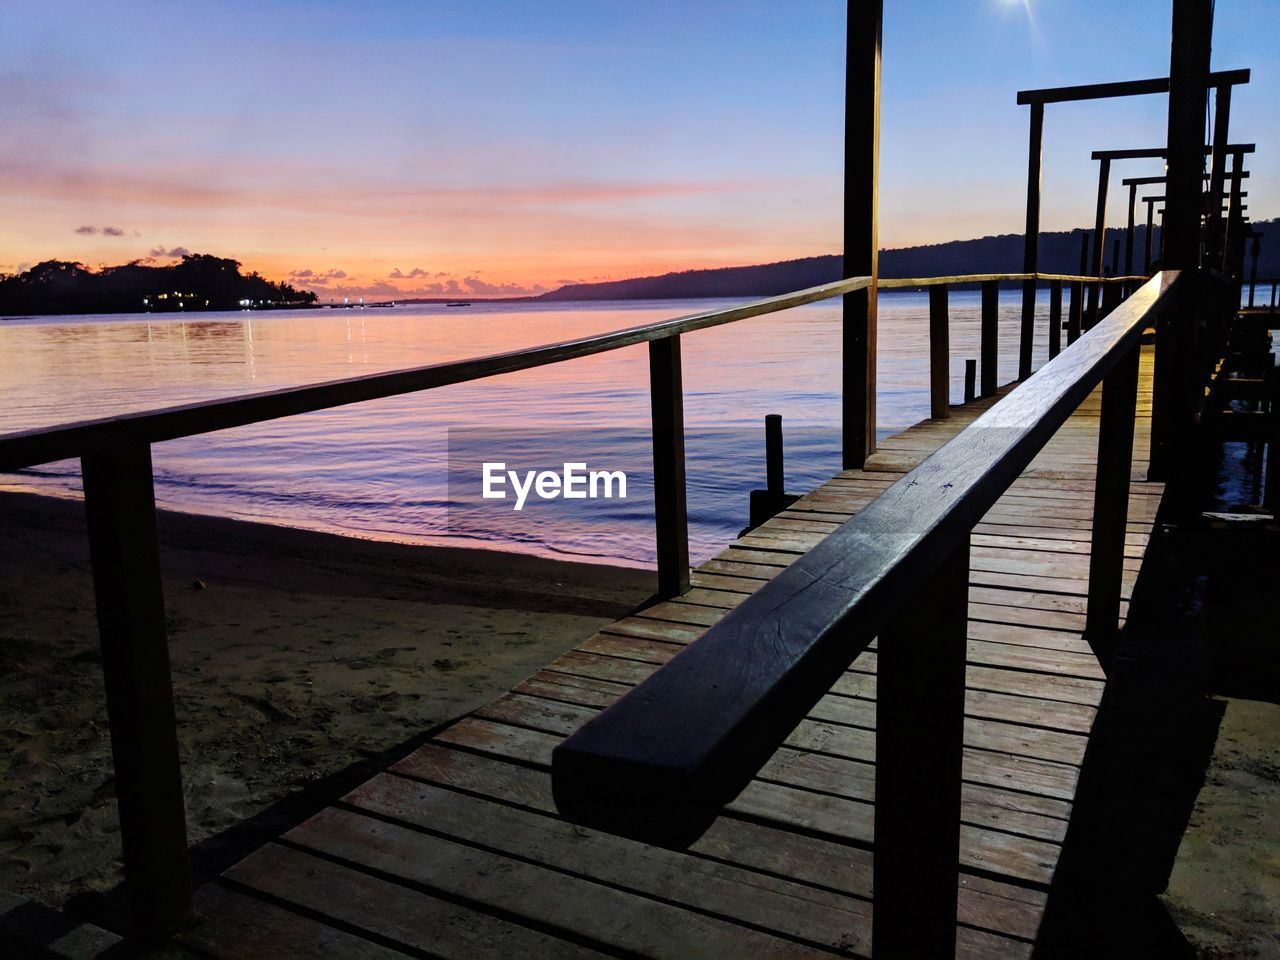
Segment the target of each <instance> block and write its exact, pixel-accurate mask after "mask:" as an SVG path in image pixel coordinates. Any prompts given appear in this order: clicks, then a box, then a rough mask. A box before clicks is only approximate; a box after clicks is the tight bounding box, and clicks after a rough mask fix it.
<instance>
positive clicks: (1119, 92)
mask: <svg viewBox="0 0 1280 960" xmlns="http://www.w3.org/2000/svg"><path fill="white" fill-rule="evenodd" d="M1248 82H1249V71H1248V70H1223V71H1220V72H1218V73H1213V74H1210V76H1209V83H1210V85H1212V86H1215V87H1217V86H1223V85H1228V84H1237V83H1248ZM1168 92H1169V78H1168V77H1152V78H1151V79H1149V80H1121V81H1119V82H1116V83H1089V84H1081V85H1079V86H1073V87H1049V88H1047V89H1043V90H1019V91H1018V103H1019V104H1028V103H1065V102H1067V101H1069V100H1107V99H1110V98H1112V97H1135V96H1142V95H1145V94H1153V93H1168Z"/></svg>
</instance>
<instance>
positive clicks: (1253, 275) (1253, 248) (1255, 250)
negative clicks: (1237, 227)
mask: <svg viewBox="0 0 1280 960" xmlns="http://www.w3.org/2000/svg"><path fill="white" fill-rule="evenodd" d="M1261 247H1262V237H1260V236H1259V235H1258V234H1256V233H1255V234H1254V235H1253V243H1251V244H1250V245H1249V256H1250V260H1251V266H1250V267H1249V308H1250V309H1252V308H1253V294H1254V291H1255V290H1256V289H1257V287H1258V254H1259V253H1261Z"/></svg>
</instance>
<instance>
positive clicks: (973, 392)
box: [964, 360, 978, 403]
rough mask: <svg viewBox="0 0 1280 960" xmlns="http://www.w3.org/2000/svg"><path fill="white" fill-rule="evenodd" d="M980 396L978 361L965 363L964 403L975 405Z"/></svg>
mask: <svg viewBox="0 0 1280 960" xmlns="http://www.w3.org/2000/svg"><path fill="white" fill-rule="evenodd" d="M977 396H978V361H977V360H966V361H965V362H964V402H965V403H973V401H974V400H975V399H977Z"/></svg>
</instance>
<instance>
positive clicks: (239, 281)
mask: <svg viewBox="0 0 1280 960" xmlns="http://www.w3.org/2000/svg"><path fill="white" fill-rule="evenodd" d="M242 300H248V301H252V305H253V306H254V307H284V306H290V307H299V306H308V305H309V304H312V303H315V300H316V295H315V294H314V293H310V292H308V291H304V290H298V289H295V288H294V287H292V286H290V285H289V284H287V283H272V282H271V281H270V280H267V279H265V278H263V277H260V276H259V275H258V274H257V273H256V272H255V273H251V274H249V275H248V276H245V275H243V274H241V273H240V263H239V261H237V260H228V259H225V258H223V257H212V256H209V255H208V254H201V253H195V254H188V255H186V256H184V257H183V258H182V261H181V262H180V263H175V264H172V265H170V266H157V265H153V264H147V263H140V262H136V261H135V262H133V263H126V264H123V265H122V266H118V267H103V268H101V269H100V270H90V269H88V268H87V267H85V266H84V264H82V263H71V262H68V261H66V260H46V261H44V262H43V263H37V264H36V265H35V266H34V267H32V268H31V269H30V270H27V271H26V272H24V273H19V274H15V275H13V276H7V277H6V276H0V314H7V315H14V314H49V313H59V314H61V313H135V312H142V311H144V310H150V311H154V312H164V311H177V310H184V311H189V310H235V309H238V308H239V307H240V306H241V301H242Z"/></svg>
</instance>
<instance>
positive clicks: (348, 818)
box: [182, 349, 1163, 958]
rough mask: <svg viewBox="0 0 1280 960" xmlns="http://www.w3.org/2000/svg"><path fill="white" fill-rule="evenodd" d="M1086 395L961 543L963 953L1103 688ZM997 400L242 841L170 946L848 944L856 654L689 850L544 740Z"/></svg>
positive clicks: (1139, 424)
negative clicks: (1092, 638)
mask: <svg viewBox="0 0 1280 960" xmlns="http://www.w3.org/2000/svg"><path fill="white" fill-rule="evenodd" d="M1151 358H1152V352H1151V351H1150V350H1149V349H1148V350H1146V351H1144V353H1143V356H1142V364H1141V375H1140V386H1139V397H1140V398H1141V399H1140V400H1139V405H1138V412H1137V420H1136V430H1135V439H1134V460H1133V471H1132V480H1133V484H1132V488H1131V495H1130V500H1129V512H1128V516H1129V520H1128V526H1127V535H1126V537H1125V547H1124V560H1123V566H1124V574H1123V578H1122V583H1123V587H1122V592H1123V595H1124V596H1125V597H1126V598H1127V596H1128V593H1129V590H1130V589H1131V587H1132V583H1133V580H1134V578H1135V576H1136V573H1137V569H1138V566H1139V564H1141V562H1142V558H1143V555H1144V552H1145V549H1146V544H1147V541H1148V538H1149V536H1150V533H1151V526H1152V521H1153V518H1154V516H1155V511H1156V508H1157V506H1158V504H1159V502H1160V497H1161V493H1162V490H1163V485H1162V484H1159V483H1149V482H1146V481H1145V476H1146V466H1147V465H1146V462H1145V456H1146V453H1145V451H1146V450H1147V449H1148V445H1149V442H1150V403H1149V398H1150V395H1151V371H1152V363H1151ZM1006 392H1007V391H1001V394H1000V395H1001V396H1003V395H1004V394H1005V393H1006ZM1099 393H1100V391H1095V392H1094V394H1093V395H1091V396H1090V398H1089V399H1088V400H1087V401H1086V402H1085V403H1084V404H1082V405H1081V406H1080V408H1079V409H1078V410H1077V411H1076V412H1075V414H1074V415H1073V416H1072V417H1071V418H1070V419H1069V420H1068V421H1067V423H1066V425H1065V426H1064V427H1063V428H1062V429H1061V430H1060V431H1059V432H1058V434H1057V436H1055V438H1054V439H1053V440H1052V441H1050V442H1049V444H1048V445H1047V446H1046V447H1045V448H1044V450H1043V451H1042V452H1041V454H1040V455H1039V456H1038V457H1036V459H1035V460H1034V462H1033V463H1032V464H1031V465H1030V466H1029V467H1028V468H1027V469H1026V470H1025V471H1023V473H1022V475H1021V477H1020V478H1019V479H1018V480H1017V481H1016V482H1015V483H1014V484H1013V485H1012V487H1011V488H1010V489H1009V491H1008V493H1006V494H1005V495H1004V496H1003V497H1001V498H1000V499H999V501H998V502H997V503H996V505H995V506H994V507H993V508H992V509H991V510H990V511H989V512H988V513H987V514H986V515H985V516H984V517H983V518H982V520H981V522H980V523H979V524H978V525H977V526H976V527H975V528H974V531H973V535H972V541H971V550H970V557H971V560H970V566H969V582H968V624H967V657H966V665H965V673H966V690H965V706H964V716H965V719H964V761H963V790H962V805H961V810H962V813H961V821H962V826H961V834H960V836H961V846H960V863H961V871H962V872H961V874H960V880H959V890H958V913H957V922H958V928H957V931H956V938H957V956H961V957H975V958H976V957H1027V956H1030V954H1031V950H1032V944H1033V941H1034V940H1035V937H1036V933H1037V930H1038V928H1039V924H1040V919H1041V914H1042V912H1043V910H1044V907H1045V902H1046V896H1047V890H1048V886H1049V883H1050V881H1051V880H1052V878H1053V875H1054V869H1055V866H1056V864H1057V860H1058V854H1059V848H1060V844H1061V843H1062V840H1063V837H1064V835H1065V832H1066V826H1067V822H1068V819H1069V817H1070V814H1071V804H1072V799H1073V797H1074V793H1075V786H1076V779H1077V776H1078V773H1079V768H1080V765H1081V763H1082V761H1083V758H1084V752H1085V748H1086V745H1087V742H1088V736H1089V732H1090V728H1091V725H1092V722H1093V717H1094V713H1095V709H1096V707H1097V705H1098V702H1099V700H1100V698H1101V696H1102V690H1103V681H1104V673H1103V670H1102V668H1101V667H1100V665H1099V663H1098V661H1097V659H1096V657H1095V656H1094V654H1093V653H1092V651H1091V649H1090V647H1089V645H1088V643H1087V642H1086V641H1085V639H1084V638H1083V633H1084V628H1085V617H1086V609H1087V593H1088V580H1089V569H1088V568H1089V552H1090V533H1091V525H1092V519H1093V494H1094V476H1095V473H1096V459H1097V451H1098V427H1099V412H1100V404H1099ZM996 399H997V397H989V398H986V399H983V400H978V401H975V402H974V403H971V404H967V405H965V406H963V407H957V408H953V409H952V410H951V411H950V413H951V415H950V417H949V418H948V419H945V420H929V421H925V422H923V423H921V424H918V425H917V426H915V427H913V428H911V429H909V430H907V431H905V432H903V433H901V434H898V435H897V436H895V437H893V438H891V439H889V440H888V441H885V442H883V443H882V444H881V445H880V449H879V451H878V452H877V453H876V454H875V455H874V456H872V457H871V458H869V459H868V461H867V463H866V465H865V468H864V469H861V470H846V471H844V472H842V473H840V474H838V475H836V476H835V477H833V478H832V479H831V480H829V481H828V482H827V483H825V484H823V485H822V486H820V487H818V488H817V489H816V490H814V491H813V492H811V493H809V494H808V495H807V496H805V497H803V498H802V499H801V500H800V501H799V502H798V503H796V504H795V505H794V506H793V507H791V508H790V509H788V510H786V511H784V512H783V513H781V514H779V515H778V516H777V517H776V518H774V519H773V520H770V521H769V522H767V523H765V524H764V525H763V526H761V527H759V528H757V529H756V530H754V531H752V532H751V533H749V534H747V535H745V536H743V537H741V538H740V539H739V540H737V541H735V542H734V543H733V544H731V545H730V546H728V547H727V548H726V549H724V550H723V551H722V552H721V553H719V554H718V555H717V556H716V557H715V558H714V559H712V560H709V561H707V562H706V563H704V564H702V565H701V566H700V567H698V568H697V569H696V570H695V571H693V573H692V587H691V589H690V590H689V591H688V592H687V593H686V594H684V595H683V596H681V597H679V598H678V599H674V600H670V601H665V602H661V603H659V604H657V605H655V606H652V607H649V608H648V609H645V610H643V611H641V612H640V613H638V614H636V615H634V616H630V617H627V618H625V619H623V620H620V621H618V622H617V623H615V624H613V625H611V626H609V627H607V628H605V629H604V630H602V631H601V632H600V633H598V634H597V635H595V636H593V637H591V638H590V639H589V640H586V641H585V642H584V643H582V644H581V645H579V646H578V647H577V648H576V649H574V650H573V651H571V652H569V653H567V654H565V655H564V656H562V657H560V658H559V659H558V660H556V661H555V662H553V663H551V664H550V665H548V666H547V668H546V669H544V670H542V671H540V672H539V673H537V674H535V675H534V676H533V677H530V678H529V679H528V680H526V681H525V682H524V683H522V684H520V685H519V686H518V687H516V688H515V689H514V690H512V691H511V692H510V693H509V694H507V695H506V696H504V697H501V698H500V699H498V700H496V701H494V702H493V703H491V704H489V705H488V706H485V707H483V708H481V709H479V710H477V711H475V712H474V713H472V714H471V715H469V716H467V717H464V718H463V719H461V720H458V721H457V722H455V723H454V724H452V725H451V726H449V727H448V728H447V729H444V730H442V731H441V732H439V733H438V734H437V735H436V736H435V737H434V738H433V739H432V741H431V742H430V743H428V744H426V745H425V746H422V747H421V748H420V749H418V750H417V751H416V752H414V753H413V754H412V755H411V756H409V757H408V758H406V759H404V760H403V761H401V762H399V763H397V764H395V765H394V766H393V767H391V768H390V769H389V770H387V771H385V772H384V773H381V774H379V775H378V776H376V777H374V778H373V779H372V780H370V781H369V782H368V783H366V784H364V785H363V786H361V787H360V788H358V789H356V790H354V791H353V792H351V793H350V794H348V795H347V796H345V797H343V798H342V799H341V800H339V801H337V802H335V803H334V804H333V805H332V806H330V807H329V808H327V809H325V810H324V811H322V812H321V813H319V814H318V815H316V816H314V817H312V818H311V819H310V820H308V821H306V822H305V823H303V824H302V825H300V826H298V827H296V828H295V829H293V830H291V831H289V832H288V833H286V834H284V836H283V837H281V838H280V840H279V842H277V843H272V844H269V845H267V846H266V847H263V848H262V849H260V850H258V851H256V852H254V853H253V854H251V855H250V856H249V857H247V858H246V859H245V860H243V861H242V862H241V863H239V864H237V865H236V866H234V867H233V868H231V869H230V870H228V871H227V872H226V874H225V875H224V876H223V878H222V879H221V880H220V881H219V882H217V883H215V884H212V885H210V886H208V887H206V888H204V889H203V890H201V891H199V892H198V893H197V897H196V910H197V916H198V922H197V925H196V926H195V927H194V928H193V929H192V930H190V931H189V932H188V933H187V934H185V935H184V936H183V938H182V942H183V943H186V944H188V945H190V946H192V947H195V948H197V949H198V950H200V951H201V952H204V953H207V954H209V955H212V956H214V957H219V958H238V957H249V956H262V955H265V954H268V953H270V954H274V953H277V952H279V951H281V950H283V951H284V952H285V955H290V956H292V955H299V956H311V955H315V954H319V953H323V952H325V951H330V952H333V953H334V955H341V956H349V957H365V956H377V957H384V956H399V955H401V954H400V953H399V952H398V951H401V950H402V951H404V952H405V953H407V954H409V955H416V952H417V951H427V952H429V953H430V954H431V955H432V956H440V957H458V958H467V957H476V956H497V955H499V954H503V955H516V956H530V957H536V956H546V957H568V956H598V955H608V956H649V957H672V958H684V957H692V956H698V957H722V956H723V957H734V956H751V957H784V956H785V957H792V956H816V955H828V954H839V955H856V956H867V955H869V953H870V945H871V916H872V903H871V897H872V852H871V845H872V841H873V832H874V826H873V824H874V817H875V812H876V811H875V806H874V783H875V734H874V731H875V727H876V667H877V662H876V661H877V650H876V649H875V645H872V647H871V648H870V649H868V650H866V651H865V652H863V653H862V654H860V655H859V656H858V657H857V658H856V659H855V660H854V661H853V663H852V665H851V666H850V667H849V669H848V670H846V671H845V672H844V673H843V674H842V675H841V677H840V679H839V680H838V682H837V683H836V684H835V685H834V686H833V687H832V688H831V690H830V693H828V694H827V695H825V696H823V697H822V698H821V699H820V700H819V702H818V704H817V705H816V706H815V707H814V708H813V709H812V710H811V711H810V712H809V714H808V716H807V717H806V718H805V719H804V720H803V721H802V722H801V723H800V724H799V726H797V727H796V729H795V730H794V732H793V733H792V734H791V735H790V736H789V737H788V738H787V740H786V742H785V744H784V745H783V746H782V747H781V748H780V749H778V750H777V752H776V753H774V754H773V756H772V757H771V758H770V759H769V760H768V762H767V763H766V764H765V765H764V767H763V768H762V769H761V770H760V772H759V773H758V775H757V776H756V777H755V778H754V779H753V780H752V781H751V783H750V784H749V785H748V786H747V788H746V789H745V790H743V791H742V792H741V794H739V795H738V796H737V798H736V799H734V800H733V801H732V802H731V803H730V804H729V805H728V806H727V807H726V808H725V810H724V813H723V815H721V816H720V817H719V818H718V819H717V820H716V821H715V822H714V823H713V824H712V825H711V827H710V828H709V829H708V830H707V831H706V833H705V834H703V836H702V837H701V838H700V839H699V840H698V841H696V842H695V843H694V844H693V846H692V847H691V848H690V849H689V850H687V851H675V850H669V849H662V848H659V847H655V846H649V845H645V844H642V843H640V842H637V841H633V840H628V839H625V838H622V837H618V836H613V835H610V834H608V833H604V832H600V831H596V830H590V829H585V828H583V827H580V826H577V825H575V824H573V823H570V822H567V821H566V820H565V819H563V818H562V817H560V816H559V815H558V814H557V812H556V806H555V803H554V801H553V798H552V784H551V774H550V766H551V755H552V750H553V749H554V748H555V747H556V745H557V744H559V743H560V742H561V740H562V739H563V738H564V737H566V736H567V735H569V734H571V733H573V732H574V731H575V730H576V729H577V728H578V727H579V726H580V725H581V724H582V723H583V722H584V721H586V720H588V719H590V718H592V717H594V716H595V715H596V714H597V713H598V712H599V711H600V710H601V709H602V708H603V707H606V706H608V705H609V704H611V703H612V702H613V701H615V700H616V699H617V698H618V697H619V696H620V695H621V694H623V693H625V692H626V691H627V690H629V689H630V688H631V687H633V686H634V685H635V684H636V683H638V682H640V681H642V680H644V679H645V678H647V677H649V676H650V675H651V674H652V673H653V672H654V671H655V670H656V669H658V667H659V666H661V665H662V664H665V663H667V662H668V661H669V660H671V658H672V657H673V656H675V655H676V654H677V653H679V652H680V651H681V650H682V649H683V648H684V647H685V646H686V645H687V644H688V643H690V642H691V641H692V640H694V639H695V638H697V637H698V636H700V635H701V634H702V633H703V632H704V631H705V630H706V628H707V627H709V626H711V625H712V624H714V623H716V622H717V621H719V620H720V619H721V618H722V617H723V616H724V615H725V613H726V612H727V611H728V610H730V609H732V608H734V607H736V606H737V605H738V604H740V603H741V602H742V601H743V600H744V599H745V598H746V597H747V596H748V595H750V594H752V593H753V592H755V591H756V590H757V589H758V588H759V587H760V586H762V585H763V584H764V583H766V582H768V581H769V580H770V579H771V578H772V577H773V576H774V575H775V574H776V573H777V572H778V571H780V570H781V569H783V568H784V567H786V566H788V565H789V564H791V563H792V561H794V560H795V559H796V558H798V557H799V556H801V555H802V554H804V553H805V552H806V551H807V550H809V549H810V548H811V547H812V546H814V545H815V544H816V543H817V542H818V541H819V540H821V539H822V538H823V537H825V536H826V535H827V534H828V533H830V532H831V531H833V530H835V529H836V528H837V527H838V526H839V525H840V524H841V523H843V521H845V520H847V519H848V518H850V517H851V516H853V515H854V514H856V513H857V512H859V511H860V510H862V509H863V508H864V507H865V506H866V505H867V504H868V503H870V502H871V501H873V500H874V499H875V498H876V497H877V496H878V495H879V494H880V493H881V492H882V491H883V490H885V489H887V488H888V487H889V486H890V485H892V484H893V483H895V482H897V481H898V480H899V479H901V477H902V476H903V475H904V474H905V473H906V472H907V471H908V470H910V469H911V468H912V467H914V466H916V465H917V464H918V463H919V462H920V461H921V460H922V459H923V458H925V457H926V456H928V455H929V454H930V453H932V452H933V451H934V450H936V449H937V448H938V447H940V446H941V445H942V444H943V443H945V442H946V441H948V440H950V439H951V438H953V437H955V436H957V435H958V434H959V433H960V432H961V431H962V430H963V429H964V428H965V427H966V426H969V425H970V424H972V423H973V421H974V420H975V419H976V418H977V417H978V415H980V414H981V413H982V412H983V411H985V410H986V409H988V408H989V407H990V406H991V405H992V403H993V402H995V400H996Z"/></svg>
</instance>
